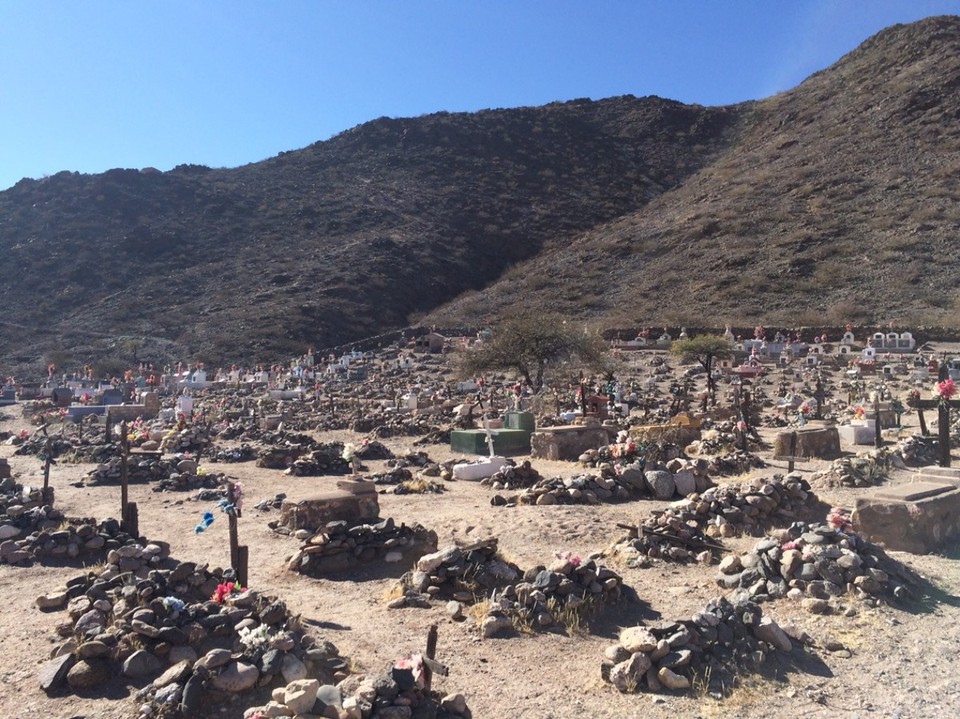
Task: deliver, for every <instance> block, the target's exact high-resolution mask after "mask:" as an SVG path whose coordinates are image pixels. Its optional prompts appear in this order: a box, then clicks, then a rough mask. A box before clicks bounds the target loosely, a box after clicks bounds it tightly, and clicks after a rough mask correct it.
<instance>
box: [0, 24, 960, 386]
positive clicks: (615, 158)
mask: <svg viewBox="0 0 960 719" xmlns="http://www.w3.org/2000/svg"><path fill="white" fill-rule="evenodd" d="M958 93H960V18H956V17H943V18H931V19H927V20H924V21H922V22H919V23H916V24H913V25H909V26H896V27H893V28H890V29H888V30H885V31H883V32H881V33H879V34H878V35H876V36H875V37H873V38H871V39H869V40H868V41H867V42H865V43H864V44H863V45H862V46H861V47H859V48H857V49H856V50H854V51H853V52H851V53H850V54H849V55H847V56H846V57H844V58H842V59H841V60H840V61H839V62H837V63H836V64H835V65H834V66H832V67H830V68H828V69H826V70H824V71H822V72H819V73H817V74H816V75H813V76H812V77H810V78H809V79H808V80H806V81H805V82H804V83H802V84H801V85H800V86H798V87H797V88H795V89H794V90H791V91H790V92H787V93H783V94H781V95H778V96H775V97H772V98H769V99H766V100H762V101H759V102H755V103H745V104H742V105H737V106H730V107H719V108H706V107H700V106H687V105H682V104H680V103H676V102H672V101H669V100H663V99H660V98H640V99H638V98H634V97H620V98H612V99H607V100H601V101H597V102H593V101H589V100H575V101H571V102H565V103H554V104H551V105H547V106H544V107H538V108H520V109H510V110H489V111H484V112H479V113H471V114H450V113H438V114H434V115H429V116H424V117H419V118H411V119H387V118H381V119H378V120H374V121H372V122H369V123H366V124H364V125H361V126H359V127H357V128H354V129H353V130H350V131H347V132H344V133H342V134H340V135H338V136H336V137H334V138H332V139H330V140H328V141H325V142H319V143H316V144H314V145H311V146H309V147H307V148H304V149H302V150H297V151H293V152H287V153H282V154H281V155H279V156H277V157H275V158H271V159H269V160H266V161H264V162H260V163H255V164H251V165H247V166H244V167H240V168H236V169H209V168H206V167H199V166H186V165H184V166H180V167H177V168H176V169H174V170H172V171H170V172H166V173H160V172H158V171H155V170H149V169H147V170H112V171H109V172H106V173H103V174H101V175H79V174H76V173H68V172H63V173H59V174H57V175H54V176H52V177H48V178H45V179H43V180H39V181H34V180H23V181H21V182H20V183H18V184H17V185H16V186H14V187H13V188H11V189H10V190H7V191H5V192H0V248H2V251H3V255H4V257H5V259H6V265H7V268H8V272H7V274H6V277H5V280H4V282H3V283H0V301H2V306H3V307H4V310H5V312H4V316H3V317H2V318H0V322H2V324H0V368H2V369H3V370H4V371H10V370H13V369H17V370H19V368H22V367H25V366H27V365H31V366H41V365H45V363H46V362H47V361H49V360H50V359H56V360H59V361H60V362H61V363H64V362H65V363H68V364H73V363H76V362H83V361H89V360H91V359H103V358H110V357H114V358H120V359H127V360H128V359H129V358H130V356H132V354H133V352H134V351H136V350H138V349H139V352H140V357H141V358H148V359H155V360H157V361H167V360H168V359H184V360H202V361H206V362H208V363H211V364H219V363H221V362H223V361H228V360H250V359H260V360H267V359H272V358H282V357H284V356H286V355H289V354H291V353H299V352H302V351H303V350H304V349H305V348H306V347H308V346H315V347H323V346H329V345H333V344H338V343H341V342H348V341H351V340H353V339H355V338H359V337H364V336H368V335H371V334H375V333H377V332H380V331H385V330H389V329H392V328H396V327H402V326H404V325H407V324H409V323H412V322H416V321H420V320H422V321H427V322H434V321H436V322H442V323H444V324H448V323H453V322H455V323H475V322H477V321H478V320H479V319H489V318H490V317H494V316H496V314H498V313H500V312H503V311H506V310H507V309H508V308H510V307H511V306H513V305H516V304H518V303H524V304H525V305H532V306H534V307H537V306H543V307H551V308H554V309H559V310H562V311H563V312H565V313H567V314H569V315H570V316H572V317H576V318H586V319H589V320H590V321H591V322H596V323H598V324H601V325H604V326H628V325H632V324H641V323H642V324H657V323H660V322H674V323H676V322H685V321H692V320H693V319H696V320H697V323H698V324H704V323H709V322H712V321H715V322H716V323H717V324H721V323H723V322H724V321H728V320H729V321H734V322H736V323H737V324H746V323H751V322H753V321H755V320H757V321H761V320H762V321H766V322H784V323H789V324H800V323H804V322H810V321H811V320H813V319H816V321H817V322H816V323H817V324H822V323H823V322H824V320H828V321H836V322H838V323H840V322H843V321H846V320H853V321H858V320H860V321H867V320H887V319H893V320H898V321H902V322H926V323H933V322H937V323H945V322H948V321H950V319H951V316H952V315H953V314H955V312H954V310H955V309H956V307H955V305H954V294H953V293H954V288H955V287H956V286H957V285H958V280H960V277H958V274H960V265H958V264H957V263H955V262H954V261H953V257H952V249H953V246H954V239H955V237H956V236H957V230H958V229H960V205H958V203H957V200H958V199H960V185H958V182H957V176H958V173H960V96H958ZM8 367H9V368H10V370H8V369H7V368H8Z"/></svg>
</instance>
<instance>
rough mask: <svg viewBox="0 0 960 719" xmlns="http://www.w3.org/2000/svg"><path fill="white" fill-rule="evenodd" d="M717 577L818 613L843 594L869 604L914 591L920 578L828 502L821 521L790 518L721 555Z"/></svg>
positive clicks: (740, 590)
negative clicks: (741, 550) (738, 551)
mask: <svg viewBox="0 0 960 719" xmlns="http://www.w3.org/2000/svg"><path fill="white" fill-rule="evenodd" d="M717 583H718V584H719V585H720V586H722V587H725V588H727V589H733V590H735V594H736V595H738V596H740V595H743V596H746V597H749V598H750V599H751V600H752V601H756V602H760V601H767V600H770V599H776V598H779V597H788V598H790V599H795V600H800V601H801V602H802V604H803V606H804V607H805V608H806V609H807V610H808V611H810V612H812V613H817V614H822V613H826V612H829V611H831V609H832V608H836V607H837V603H838V602H839V601H840V600H841V599H840V598H841V597H844V596H850V597H852V598H857V599H861V600H863V601H865V602H866V603H868V604H869V605H876V604H878V603H880V602H881V601H885V600H889V599H896V600H906V599H908V598H911V597H916V596H917V594H918V592H919V590H920V586H921V579H920V577H919V576H918V575H917V574H916V573H915V572H913V570H912V569H910V568H909V567H907V566H906V565H904V564H902V563H901V562H898V561H896V560H894V559H891V558H890V557H889V556H887V554H886V552H884V551H883V549H881V548H880V547H878V546H877V545H875V544H873V543H871V542H868V541H866V540H865V539H863V538H861V537H860V536H859V535H857V534H855V533H854V532H853V531H852V526H851V524H850V519H849V517H848V516H847V514H846V513H845V512H844V511H843V510H842V509H838V508H834V509H833V510H832V511H831V513H830V515H829V516H828V518H827V522H819V523H814V524H807V523H804V522H795V523H793V524H791V525H790V526H789V527H787V528H786V529H778V530H774V531H773V532H771V533H770V536H768V537H765V538H764V539H761V540H760V541H759V542H757V544H756V545H754V547H753V549H752V550H751V551H750V552H747V553H746V554H743V555H741V556H730V557H727V558H726V559H725V560H724V561H723V562H721V564H720V574H719V575H718V576H717Z"/></svg>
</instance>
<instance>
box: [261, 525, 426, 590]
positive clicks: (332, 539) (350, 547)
mask: <svg viewBox="0 0 960 719" xmlns="http://www.w3.org/2000/svg"><path fill="white" fill-rule="evenodd" d="M278 529H280V527H279V526H278ZM295 534H296V535H301V538H304V539H305V540H306V541H305V543H304V544H303V546H302V547H300V549H298V550H297V551H296V552H295V553H294V554H293V556H291V557H290V558H289V559H288V560H287V568H288V569H290V570H291V571H294V572H299V573H300V574H306V575H309V576H312V577H323V576H326V575H328V574H333V573H337V572H344V571H347V570H350V569H352V568H355V567H356V566H357V565H359V564H363V563H367V562H387V563H397V562H404V561H406V562H410V561H412V559H413V557H414V556H418V555H420V554H423V552H432V551H434V550H436V548H437V534H436V532H434V531H431V530H429V529H427V528H426V527H424V526H423V525H420V524H415V525H414V526H412V527H408V526H407V525H406V524H402V523H401V524H400V525H399V526H398V525H397V524H396V523H395V522H394V521H393V519H392V518H390V517H388V518H386V519H384V520H382V521H380V522H376V523H373V524H367V523H361V524H355V525H352V526H351V525H350V524H349V523H347V522H344V521H339V522H329V523H327V524H326V526H324V527H323V528H321V529H320V530H318V531H316V532H314V533H312V534H311V533H309V532H307V531H306V530H298V531H297V532H296V533H295Z"/></svg>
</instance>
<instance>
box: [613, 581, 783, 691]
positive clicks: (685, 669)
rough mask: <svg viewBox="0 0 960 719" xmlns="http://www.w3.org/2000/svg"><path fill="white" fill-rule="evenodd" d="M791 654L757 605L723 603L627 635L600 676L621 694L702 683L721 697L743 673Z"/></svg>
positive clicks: (633, 629)
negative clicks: (773, 659) (776, 656)
mask: <svg viewBox="0 0 960 719" xmlns="http://www.w3.org/2000/svg"><path fill="white" fill-rule="evenodd" d="M792 648H793V642H792V641H791V640H790V637H789V636H787V634H786V633H785V632H784V631H783V629H781V628H780V626H779V625H778V624H777V623H776V622H775V621H774V620H773V619H771V618H770V617H765V616H764V615H763V612H762V610H761V609H760V607H759V606H758V605H757V604H756V603H755V602H752V601H750V600H748V599H740V600H737V601H730V600H727V599H725V598H719V599H714V600H712V601H711V602H710V603H709V604H707V606H706V607H705V608H704V609H703V610H701V611H699V612H697V613H696V614H694V615H693V616H692V617H690V618H689V619H685V620H681V621H676V622H661V623H659V624H657V625H654V626H650V627H640V626H637V627H627V628H625V629H623V630H622V631H621V632H620V640H619V642H618V643H616V644H613V645H611V646H609V647H607V649H606V650H605V651H604V659H603V662H602V663H601V665H600V674H601V676H602V677H603V679H604V680H605V681H607V682H610V683H611V684H613V686H614V687H616V688H617V690H618V691H621V692H623V693H632V692H635V691H640V690H644V689H645V690H647V691H651V692H659V691H662V690H664V689H666V690H673V691H684V690H689V689H691V687H693V686H694V684H695V683H696V682H697V680H698V679H702V680H703V681H704V682H705V683H706V684H707V687H708V690H709V692H710V694H711V695H714V696H717V697H720V696H722V695H723V693H724V689H729V688H730V687H732V686H733V683H734V679H735V677H736V676H737V675H738V674H739V673H741V672H742V671H746V672H750V671H755V670H756V669H758V668H759V667H761V666H763V665H764V664H765V662H768V661H769V660H770V659H771V658H772V657H774V656H775V654H776V653H777V652H789V651H791V649H792Z"/></svg>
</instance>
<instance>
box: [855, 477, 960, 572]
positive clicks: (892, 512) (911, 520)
mask: <svg viewBox="0 0 960 719" xmlns="http://www.w3.org/2000/svg"><path fill="white" fill-rule="evenodd" d="M853 523H854V526H855V527H856V528H857V531H858V532H860V534H862V535H863V536H865V537H868V538H869V539H871V540H872V541H874V542H877V543H878V544H882V545H883V546H884V547H886V548H887V549H892V550H899V551H903V552H913V553H914V554H927V553H928V552H932V551H934V550H935V549H936V548H937V547H939V546H940V545H941V544H943V543H944V542H946V541H948V540H950V539H954V538H956V537H960V489H958V488H957V486H956V485H954V484H952V483H950V482H948V481H944V480H931V481H919V482H913V483H911V484H906V485H901V486H899V487H893V488H890V489H880V490H877V491H875V492H873V493H872V494H870V495H867V496H865V497H861V498H859V499H858V500H857V502H856V508H855V510H854V513H853Z"/></svg>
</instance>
